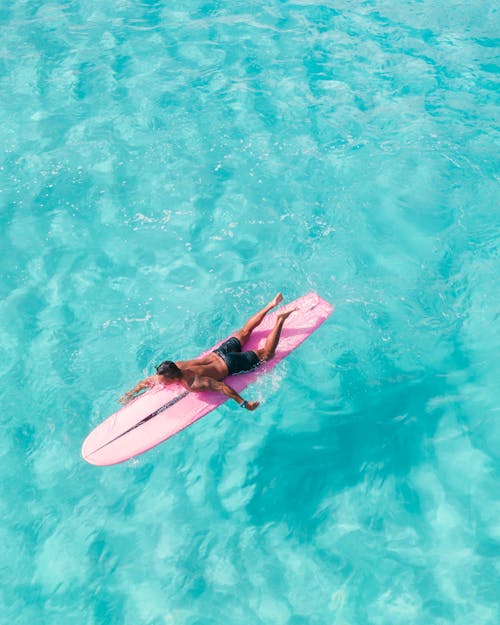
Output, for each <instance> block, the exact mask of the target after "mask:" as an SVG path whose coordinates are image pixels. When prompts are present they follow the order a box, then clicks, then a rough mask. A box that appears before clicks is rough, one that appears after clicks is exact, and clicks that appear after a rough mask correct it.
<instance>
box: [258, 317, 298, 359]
mask: <svg viewBox="0 0 500 625" xmlns="http://www.w3.org/2000/svg"><path fill="white" fill-rule="evenodd" d="M295 310H296V308H294V309H293V310H288V311H287V312H284V313H281V314H280V315H278V316H277V318H276V324H275V326H274V328H273V329H272V330H271V333H270V334H269V336H268V337H267V339H266V342H265V344H264V347H262V348H261V349H257V350H255V353H256V354H257V356H258V357H259V359H260V360H261V361H265V360H271V358H273V357H274V354H275V352H276V347H278V343H279V340H280V336H281V329H282V328H283V324H284V323H285V319H287V318H288V317H289V316H290V315H291V314H292V313H293V312H294V311H295Z"/></svg>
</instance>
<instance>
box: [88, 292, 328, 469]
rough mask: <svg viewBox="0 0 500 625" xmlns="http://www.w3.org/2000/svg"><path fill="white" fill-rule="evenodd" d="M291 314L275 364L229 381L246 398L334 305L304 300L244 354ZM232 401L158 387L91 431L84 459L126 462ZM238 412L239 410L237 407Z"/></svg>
mask: <svg viewBox="0 0 500 625" xmlns="http://www.w3.org/2000/svg"><path fill="white" fill-rule="evenodd" d="M290 308H297V311H296V312H294V313H293V315H291V316H290V317H289V318H288V319H287V320H286V321H285V324H284V326H283V329H282V331H281V337H280V341H279V344H278V347H277V349H276V354H275V356H274V358H273V359H272V360H270V361H268V362H265V363H263V364H262V365H260V366H259V367H258V368H257V369H254V370H253V371H249V372H248V373H241V374H239V375H233V376H229V377H228V378H226V382H227V383H228V384H229V385H230V386H232V387H233V388H234V389H235V390H236V391H238V392H241V391H242V390H243V389H244V388H246V387H247V386H248V385H249V384H250V383H252V382H253V381H255V379H256V378H257V377H258V376H260V375H262V374H263V373H265V372H266V371H269V370H270V369H272V368H273V367H275V366H276V365H277V364H278V362H280V361H281V360H282V359H283V358H285V356H287V355H288V354H289V353H290V352H291V351H293V350H294V349H295V348H296V347H298V346H299V345H300V344H301V343H302V342H303V341H305V340H306V339H307V338H308V337H309V336H310V335H311V334H312V333H313V332H314V331H315V330H316V329H317V328H318V327H319V326H320V325H321V324H322V323H323V322H324V321H325V319H327V318H328V317H329V315H330V314H331V312H332V310H333V307H332V306H331V304H329V303H328V302H326V301H325V300H324V299H322V298H321V297H320V296H319V295H317V294H316V293H308V294H307V295H304V296H302V297H299V298H298V299H296V300H295V301H293V302H290V303H288V304H286V305H285V306H282V307H281V308H280V309H277V310H275V311H273V312H271V313H269V314H268V315H266V317H265V318H264V320H263V322H262V323H261V324H260V325H259V326H258V328H256V329H255V330H254V331H253V332H252V335H251V337H250V339H249V340H248V342H247V343H246V344H245V347H244V350H245V351H247V350H255V349H259V348H260V347H262V346H263V345H264V343H265V340H266V337H267V335H268V334H269V332H270V330H271V329H272V328H273V327H274V323H275V319H276V315H277V314H278V313H279V312H280V311H284V310H289V309H290ZM221 343H222V341H221V342H219V343H218V344H217V345H220V344H221ZM217 345H215V346H214V347H213V348H212V349H211V350H209V351H212V350H213V349H215V348H216V347H217ZM205 353H208V352H205ZM227 400H228V398H227V397H226V396H225V395H222V394H221V393H215V392H211V391H207V392H205V391H204V392H202V393H190V392H188V391H186V389H185V388H184V387H183V386H181V385H180V384H170V385H169V386H161V385H158V386H155V387H153V388H151V389H149V390H148V391H147V392H146V393H143V394H142V395H139V396H138V397H136V399H134V400H133V401H131V402H130V403H128V404H126V405H125V406H124V407H123V408H120V410H118V411H117V412H115V413H114V414H112V415H111V416H110V417H108V418H107V419H105V420H104V421H103V422H102V423H100V424H99V425H98V426H97V427H96V428H95V429H94V430H92V432H90V434H89V435H88V436H87V438H86V439H85V440H84V442H83V445H82V456H83V458H84V459H85V460H86V461H87V462H89V463H90V464H95V465H99V466H106V465H111V464H118V463H119V462H124V461H125V460H129V459H130V458H133V457H134V456H138V455H139V454H142V453H144V452H145V451H148V450H149V449H151V448H152V447H155V446H156V445H159V444H160V443H162V442H163V441H165V440H167V439H168V438H170V437H171V436H173V435H174V434H177V433H178V432H180V431H181V430H183V429H184V428H186V427H188V426H189V425H191V424H192V423H194V422H195V421H197V420H198V419H200V418H201V417H203V416H204V415H206V414H208V413H209V412H211V411H212V410H214V409H215V408H217V407H218V406H220V405H221V404H223V403H224V402H225V401H227ZM235 408H236V409H238V406H236V404H235Z"/></svg>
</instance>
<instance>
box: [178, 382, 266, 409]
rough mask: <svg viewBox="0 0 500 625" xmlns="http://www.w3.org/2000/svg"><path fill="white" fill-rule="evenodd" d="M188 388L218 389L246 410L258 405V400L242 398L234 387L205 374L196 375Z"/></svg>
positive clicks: (194, 389) (192, 389)
mask: <svg viewBox="0 0 500 625" xmlns="http://www.w3.org/2000/svg"><path fill="white" fill-rule="evenodd" d="M188 388H189V390H191V391H219V393H223V394H224V395H226V397H230V398H231V399H234V401H235V402H237V403H238V404H239V405H240V406H241V407H242V408H246V409H247V410H255V409H256V408H257V407H258V405H259V402H258V401H246V400H244V399H243V397H242V396H241V395H240V394H239V393H237V392H236V391H235V390H234V388H231V387H230V386H229V385H228V384H225V382H219V380H215V379H214V378H208V377H206V376H196V377H195V378H194V380H193V381H192V382H191V383H190V384H188Z"/></svg>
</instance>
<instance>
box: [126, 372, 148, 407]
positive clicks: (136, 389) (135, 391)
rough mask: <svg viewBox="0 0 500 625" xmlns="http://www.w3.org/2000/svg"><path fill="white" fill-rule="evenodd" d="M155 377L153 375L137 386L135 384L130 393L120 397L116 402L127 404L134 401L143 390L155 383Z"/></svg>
mask: <svg viewBox="0 0 500 625" xmlns="http://www.w3.org/2000/svg"><path fill="white" fill-rule="evenodd" d="M156 377H157V376H155V375H153V376H151V377H149V378H145V379H144V380H141V381H140V382H139V383H138V384H136V386H134V388H133V389H132V390H131V391H128V393H125V395H122V396H121V397H120V399H119V400H118V401H119V402H120V403H122V404H127V403H128V402H129V401H131V400H132V399H134V398H135V397H136V396H137V395H138V394H139V393H140V392H141V391H142V390H143V389H145V388H149V387H150V386H153V385H154V384H155V382H156Z"/></svg>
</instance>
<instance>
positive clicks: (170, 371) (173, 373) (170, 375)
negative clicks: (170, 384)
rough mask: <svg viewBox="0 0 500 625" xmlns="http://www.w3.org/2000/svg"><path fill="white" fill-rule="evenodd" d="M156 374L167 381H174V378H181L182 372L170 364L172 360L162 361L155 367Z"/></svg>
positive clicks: (173, 363) (172, 363) (173, 364)
mask: <svg viewBox="0 0 500 625" xmlns="http://www.w3.org/2000/svg"><path fill="white" fill-rule="evenodd" d="M156 373H157V374H158V375H162V376H163V377H164V378H167V380H174V379H175V378H180V377H182V371H181V370H180V369H179V367H178V366H177V365H176V364H175V362H172V360H164V361H163V362H162V363H160V364H159V365H158V366H157V367H156Z"/></svg>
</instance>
